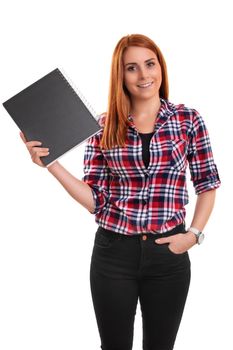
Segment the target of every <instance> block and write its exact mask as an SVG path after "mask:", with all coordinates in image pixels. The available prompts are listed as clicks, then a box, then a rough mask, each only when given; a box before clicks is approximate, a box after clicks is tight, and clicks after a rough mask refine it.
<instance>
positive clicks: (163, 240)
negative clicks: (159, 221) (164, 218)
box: [155, 237, 172, 244]
mask: <svg viewBox="0 0 233 350" xmlns="http://www.w3.org/2000/svg"><path fill="white" fill-rule="evenodd" d="M171 241H172V239H171V237H163V238H158V239H156V240H155V242H156V243H158V244H164V243H170V242H171Z"/></svg>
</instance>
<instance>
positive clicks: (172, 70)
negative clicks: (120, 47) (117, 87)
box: [0, 0, 233, 350]
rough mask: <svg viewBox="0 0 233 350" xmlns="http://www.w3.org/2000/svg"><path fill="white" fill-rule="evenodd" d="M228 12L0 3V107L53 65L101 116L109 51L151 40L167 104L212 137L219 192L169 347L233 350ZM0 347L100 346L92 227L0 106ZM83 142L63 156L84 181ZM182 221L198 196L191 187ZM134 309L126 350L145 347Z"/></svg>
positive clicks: (146, 4) (140, 4) (145, 5)
mask: <svg viewBox="0 0 233 350" xmlns="http://www.w3.org/2000/svg"><path fill="white" fill-rule="evenodd" d="M231 23H232V16H231V11H230V1H225V0H222V1H221V2H217V1H211V2H210V1H202V2H198V1H162V2H161V1H160V2H156V1H124V2H117V1H108V2H105V1H103V0H99V1H92V2H91V1H85V2H84V1H81V2H79V1H64V2H61V1H38V2H36V1H34V2H33V1H25V0H22V1H7V2H5V5H3V4H2V2H1V8H0V36H1V56H0V59H1V64H0V100H1V103H2V102H4V101H5V100H7V99H8V98H10V97H11V96H13V95H14V94H16V93H18V92H19V91H20V90H22V89H24V88H25V87H26V86H28V85H30V84H32V83H33V82H34V81H36V80H37V79H39V78H41V77H42V76H43V75H45V74H47V73H48V72H50V71H51V70H53V69H54V68H56V67H58V68H59V67H60V68H64V70H65V71H66V73H67V74H68V76H69V77H70V78H71V79H72V80H73V81H74V82H75V83H76V84H77V85H78V86H79V87H80V88H81V90H82V92H83V94H84V96H86V98H87V100H89V101H90V103H91V105H92V106H93V107H94V109H95V110H96V112H97V113H101V112H103V111H105V110H106V107H107V96H108V83H109V71H110V64H111V56H112V52H113V49H114V47H115V45H116V43H117V42H118V40H119V39H120V38H121V37H122V36H124V35H127V34H132V33H141V34H145V35H147V36H149V37H151V38H152V39H153V40H154V41H155V42H156V43H157V44H158V46H159V47H160V48H161V50H162V52H163V54H164V56H165V59H166V62H167V66H168V75H169V82H170V97H169V99H170V101H171V102H173V103H185V104H186V105H187V106H188V107H192V108H195V109H197V110H198V111H199V112H200V113H201V115H202V116H203V118H204V120H205V122H206V125H207V128H208V130H209V134H210V138H211V143H212V149H213V153H214V158H215V162H216V164H217V166H218V170H219V174H220V177H221V180H222V186H221V187H220V188H219V189H218V190H217V197H216V205H215V208H214V211H213V213H212V216H211V218H210V220H209V222H208V224H207V225H206V227H205V233H206V240H205V242H204V243H203V245H202V246H195V247H193V248H192V249H191V250H190V251H189V255H190V259H191V266H192V280H191V285H190V290H189V295H188V299H187V303H186V307H185V311H184V315H183V319H182V322H181V325H180V329H179V332H178V335H177V340H176V345H175V349H177V350H187V349H189V350H194V349H195V350H196V349H197V348H198V349H200V350H204V349H205V350H206V349H231V348H232V346H233V345H232V335H231V332H232V323H231V314H232V292H233V290H232V286H231V276H232V271H231V266H232V263H233V261H232V254H231V253H232V243H233V239H232V234H233V232H232V227H231V222H232V221H231V219H232V200H231V198H232V186H231V184H232V181H231V174H232V172H231V170H230V169H231V163H232V154H231V144H232V142H231V141H232V130H231V128H232V78H233V74H232V61H233V54H232V46H231V45H232V37H230V33H231V32H232V29H233V28H231V27H230V26H232V25H231ZM0 131H1V137H0V152H1V173H0V174H1V178H0V179H1V181H0V198H1V199H0V200H1V220H0V332H1V334H0V349H1V350H17V349H24V350H29V349H30V350H31V349H33V350H37V349H38V350H41V349H43V350H53V349H56V350H60V349H62V350H63V349H64V350H66V349H69V350H74V349H93V350H94V349H100V340H99V334H98V330H97V325H96V320H95V315H94V310H93V305H92V300H91V293H90V287H89V264H90V258H91V253H92V247H93V239H94V234H95V231H96V229H97V224H96V223H95V220H94V216H93V215H91V214H90V213H89V212H88V211H87V210H86V209H85V208H83V207H82V206H81V205H80V204H78V203H77V202H75V201H74V200H73V199H72V198H71V197H70V196H69V195H68V194H67V192H66V191H65V190H64V189H63V187H62V186H61V185H60V184H59V183H58V182H57V180H56V179H55V178H54V177H53V176H52V175H51V174H50V173H49V172H48V171H47V170H46V169H44V168H40V167H38V166H36V165H35V164H34V163H32V162H31V159H30V156H29V154H28V152H27V150H26V148H25V145H24V144H23V142H22V141H21V139H20V137H19V130H18V128H17V126H16V125H15V124H14V122H13V121H12V120H11V118H10V117H9V115H8V114H7V112H6V111H5V109H4V108H3V107H2V106H1V107H0ZM83 153H84V146H83V145H81V146H80V147H79V148H76V149H75V150H73V151H71V152H69V153H68V154H67V155H65V156H64V157H63V158H62V159H61V160H60V162H61V164H62V165H63V166H65V167H66V168H67V169H68V170H69V171H70V172H71V173H72V174H73V175H75V176H76V177H77V178H79V179H80V178H81V177H82V175H83ZM189 178H190V176H189V174H188V181H189V183H188V188H189V194H190V203H189V204H188V205H187V207H186V208H187V220H186V223H187V225H189V224H190V223H191V220H192V216H193V213H194V206H195V201H196V196H195V194H194V190H193V187H192V183H191V182H190V180H189ZM141 327H142V324H141V311H140V307H139V304H138V308H137V314H136V319H135V332H134V347H133V349H134V350H140V349H142V347H141V342H142V332H141Z"/></svg>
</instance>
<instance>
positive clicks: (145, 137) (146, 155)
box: [139, 131, 154, 168]
mask: <svg viewBox="0 0 233 350" xmlns="http://www.w3.org/2000/svg"><path fill="white" fill-rule="evenodd" d="M139 135H140V137H141V139H142V158H143V162H144V164H145V167H146V168H148V165H149V163H150V149H149V146H150V140H151V138H152V136H153V135H154V131H153V132H150V133H148V134H144V133H141V132H139Z"/></svg>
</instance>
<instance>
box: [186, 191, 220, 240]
mask: <svg viewBox="0 0 233 350" xmlns="http://www.w3.org/2000/svg"><path fill="white" fill-rule="evenodd" d="M215 196H216V190H210V191H207V192H203V193H201V194H199V195H198V196H197V201H196V206H195V211H194V216H193V219H192V223H191V225H190V226H193V227H195V228H197V229H199V231H202V230H203V229H204V227H205V225H206V224H207V221H208V219H209V217H210V214H211V212H212V210H213V207H214V202H215ZM190 233H192V232H190ZM192 234H193V233H192Z"/></svg>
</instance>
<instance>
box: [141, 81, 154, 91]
mask: <svg viewBox="0 0 233 350" xmlns="http://www.w3.org/2000/svg"><path fill="white" fill-rule="evenodd" d="M152 84H153V81H151V82H148V83H145V84H138V85H137V87H139V88H141V89H145V88H148V87H149V86H151V85H152Z"/></svg>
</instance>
